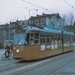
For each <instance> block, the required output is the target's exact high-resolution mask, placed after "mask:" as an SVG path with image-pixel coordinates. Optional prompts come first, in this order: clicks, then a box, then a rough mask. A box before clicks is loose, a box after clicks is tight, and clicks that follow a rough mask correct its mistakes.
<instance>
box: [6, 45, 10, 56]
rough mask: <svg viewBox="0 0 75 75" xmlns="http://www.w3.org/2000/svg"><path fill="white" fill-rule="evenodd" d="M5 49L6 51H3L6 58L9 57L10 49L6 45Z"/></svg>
mask: <svg viewBox="0 0 75 75" xmlns="http://www.w3.org/2000/svg"><path fill="white" fill-rule="evenodd" d="M5 49H6V51H5V56H6V57H9V53H10V47H9V46H8V44H6V47H5Z"/></svg>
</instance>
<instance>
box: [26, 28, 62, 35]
mask: <svg viewBox="0 0 75 75" xmlns="http://www.w3.org/2000/svg"><path fill="white" fill-rule="evenodd" d="M30 31H38V32H48V33H57V34H60V33H61V30H57V29H53V28H46V27H44V28H43V29H40V28H36V27H32V28H29V29H28V30H27V32H30Z"/></svg>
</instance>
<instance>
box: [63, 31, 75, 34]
mask: <svg viewBox="0 0 75 75" xmlns="http://www.w3.org/2000/svg"><path fill="white" fill-rule="evenodd" d="M64 34H67V35H74V33H73V32H67V31H64Z"/></svg>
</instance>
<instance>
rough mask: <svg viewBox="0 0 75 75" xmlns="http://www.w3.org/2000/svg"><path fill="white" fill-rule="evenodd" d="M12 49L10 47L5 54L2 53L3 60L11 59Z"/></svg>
mask: <svg viewBox="0 0 75 75" xmlns="http://www.w3.org/2000/svg"><path fill="white" fill-rule="evenodd" d="M11 53H12V52H11V51H10V50H9V49H7V50H6V51H5V52H4V53H3V54H2V60H5V59H10V58H11Z"/></svg>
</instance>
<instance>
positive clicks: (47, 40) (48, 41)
mask: <svg viewBox="0 0 75 75" xmlns="http://www.w3.org/2000/svg"><path fill="white" fill-rule="evenodd" d="M46 43H47V44H49V43H50V37H49V34H47V35H46Z"/></svg>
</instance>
